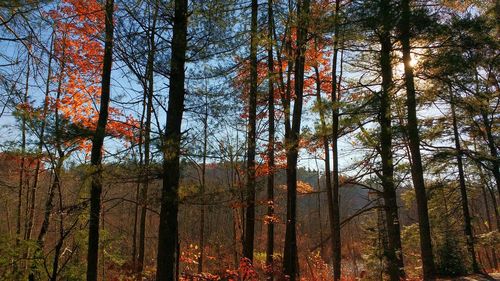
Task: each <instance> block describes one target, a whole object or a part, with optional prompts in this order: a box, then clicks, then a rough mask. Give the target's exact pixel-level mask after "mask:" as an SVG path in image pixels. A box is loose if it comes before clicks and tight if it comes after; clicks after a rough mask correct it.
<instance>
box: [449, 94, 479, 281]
mask: <svg viewBox="0 0 500 281" xmlns="http://www.w3.org/2000/svg"><path fill="white" fill-rule="evenodd" d="M450 106H451V118H452V121H453V138H454V140H455V150H456V153H457V166H458V179H459V184H460V195H461V199H462V200H461V203H462V212H463V216H464V234H465V238H466V244H467V251H468V252H469V256H470V258H471V261H472V270H473V271H474V273H480V269H479V265H478V264H477V260H476V251H475V249H474V235H473V233H472V222H471V216H470V212H469V200H468V199H467V187H466V185H465V172H464V165H463V162H462V161H463V160H462V148H461V144H460V134H459V132H458V123H457V115H456V112H455V100H454V93H453V92H452V91H451V87H450Z"/></svg>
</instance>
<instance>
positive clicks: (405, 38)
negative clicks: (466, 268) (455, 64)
mask: <svg viewBox="0 0 500 281" xmlns="http://www.w3.org/2000/svg"><path fill="white" fill-rule="evenodd" d="M401 6H402V15H401V26H400V33H401V34H400V36H401V38H400V39H401V46H402V52H403V62H404V73H405V85H406V94H407V101H406V105H407V108H408V124H407V134H408V139H409V142H410V151H411V158H412V165H411V174H412V180H413V186H414V188H415V194H416V199H417V211H418V221H419V229H420V251H421V255H422V267H423V277H424V279H425V280H434V279H435V267H434V255H433V253H432V240H431V230H430V224H429V213H428V209H427V196H426V191H425V182H424V169H423V167H422V159H421V156H420V136H419V131H418V120H417V101H416V93H415V83H414V81H413V79H414V75H413V67H412V66H411V64H410V61H411V53H410V52H411V46H410V36H411V35H410V16H411V11H410V3H409V0H401Z"/></svg>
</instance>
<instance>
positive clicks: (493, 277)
mask: <svg viewBox="0 0 500 281" xmlns="http://www.w3.org/2000/svg"><path fill="white" fill-rule="evenodd" d="M438 280H440V281H445V280H460V281H500V273H490V275H489V276H485V275H478V274H474V275H469V276H465V277H458V278H445V279H438Z"/></svg>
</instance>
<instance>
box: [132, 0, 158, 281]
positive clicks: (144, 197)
mask: <svg viewBox="0 0 500 281" xmlns="http://www.w3.org/2000/svg"><path fill="white" fill-rule="evenodd" d="M153 5H154V12H153V22H152V26H151V30H150V31H149V32H148V33H149V36H148V39H149V43H148V45H149V48H150V49H149V52H148V59H147V70H146V78H147V79H148V82H147V85H148V87H147V106H146V123H145V132H144V173H143V176H144V179H143V185H142V189H141V192H140V201H141V216H140V220H139V257H138V268H137V271H138V273H139V276H141V275H142V271H143V270H144V243H145V239H146V216H147V208H148V188H149V162H150V150H151V114H152V111H153V95H154V59H155V53H156V44H155V29H156V18H157V14H158V3H157V2H155V3H154V4H153Z"/></svg>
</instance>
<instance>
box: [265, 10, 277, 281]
mask: <svg viewBox="0 0 500 281" xmlns="http://www.w3.org/2000/svg"><path fill="white" fill-rule="evenodd" d="M267 10H268V13H267V16H268V19H267V27H268V28H267V32H268V34H267V39H268V41H269V42H268V44H269V47H268V49H267V69H268V70H267V71H268V76H269V88H268V94H267V95H268V96H267V102H268V111H269V112H268V114H269V118H268V120H269V136H268V142H269V143H268V147H267V158H268V159H267V161H268V168H269V172H268V173H269V174H268V175H267V205H268V207H267V216H268V218H269V219H270V221H269V222H268V224H267V243H266V267H267V270H268V275H267V278H266V280H273V272H274V266H273V259H274V258H273V255H274V220H272V219H271V218H273V217H274V172H275V165H274V136H275V125H274V118H275V116H274V115H275V112H274V59H273V44H274V42H273V39H274V38H273V30H274V28H273V24H274V14H273V1H272V0H268V1H267Z"/></svg>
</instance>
